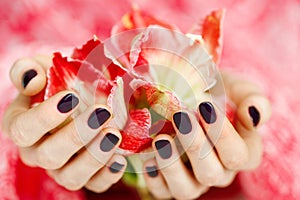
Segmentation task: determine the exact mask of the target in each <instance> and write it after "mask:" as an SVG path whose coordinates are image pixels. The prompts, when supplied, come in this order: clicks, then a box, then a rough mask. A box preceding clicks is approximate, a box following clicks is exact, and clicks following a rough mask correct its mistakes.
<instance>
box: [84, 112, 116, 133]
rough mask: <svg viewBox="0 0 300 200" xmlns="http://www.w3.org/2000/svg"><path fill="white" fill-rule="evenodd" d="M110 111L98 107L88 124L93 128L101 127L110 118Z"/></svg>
mask: <svg viewBox="0 0 300 200" xmlns="http://www.w3.org/2000/svg"><path fill="white" fill-rule="evenodd" d="M110 116H111V115H110V112H108V110H106V109H104V108H97V109H96V110H95V111H94V112H93V113H92V114H91V115H90V117H89V119H88V125H89V127H90V128H92V129H97V128H99V127H100V126H101V125H102V124H104V123H105V122H106V121H107V120H108V119H109V118H110Z"/></svg>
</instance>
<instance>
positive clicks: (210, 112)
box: [199, 102, 217, 124]
mask: <svg viewBox="0 0 300 200" xmlns="http://www.w3.org/2000/svg"><path fill="white" fill-rule="evenodd" d="M199 111H200V114H201V115H202V117H203V119H204V121H205V122H206V123H208V124H212V123H214V122H216V120H217V115H216V111H215V108H214V106H213V105H212V104H211V103H210V102H203V103H201V104H200V105H199Z"/></svg>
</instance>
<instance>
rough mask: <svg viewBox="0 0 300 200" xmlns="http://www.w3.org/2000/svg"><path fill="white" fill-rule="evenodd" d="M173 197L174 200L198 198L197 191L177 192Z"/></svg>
mask: <svg viewBox="0 0 300 200" xmlns="http://www.w3.org/2000/svg"><path fill="white" fill-rule="evenodd" d="M172 196H173V197H176V199H195V198H197V197H199V196H200V193H199V191H191V190H178V191H176V192H173V194H172Z"/></svg>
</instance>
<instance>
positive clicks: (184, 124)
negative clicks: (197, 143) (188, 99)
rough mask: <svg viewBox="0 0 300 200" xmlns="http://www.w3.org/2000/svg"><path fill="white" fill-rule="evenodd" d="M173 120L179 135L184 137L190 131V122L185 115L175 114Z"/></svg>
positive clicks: (181, 113) (182, 113)
mask: <svg viewBox="0 0 300 200" xmlns="http://www.w3.org/2000/svg"><path fill="white" fill-rule="evenodd" d="M173 120H174V123H175V125H176V128H177V129H178V130H179V132H180V133H182V134H184V135H185V134H188V133H190V132H191V131H192V124H191V120H190V118H189V116H188V114H187V113H184V112H177V113H175V114H174V115H173Z"/></svg>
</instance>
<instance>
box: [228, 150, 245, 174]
mask: <svg viewBox="0 0 300 200" xmlns="http://www.w3.org/2000/svg"><path fill="white" fill-rule="evenodd" d="M247 162H248V158H247V156H246V155H245V154H242V153H241V154H237V155H232V156H229V157H228V158H226V159H225V160H223V164H224V165H225V167H226V168H228V169H232V170H238V169H241V168H243V166H245V165H246V163H247Z"/></svg>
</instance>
